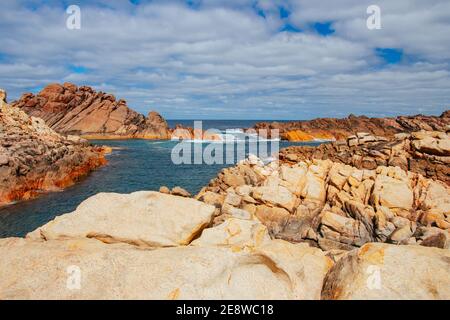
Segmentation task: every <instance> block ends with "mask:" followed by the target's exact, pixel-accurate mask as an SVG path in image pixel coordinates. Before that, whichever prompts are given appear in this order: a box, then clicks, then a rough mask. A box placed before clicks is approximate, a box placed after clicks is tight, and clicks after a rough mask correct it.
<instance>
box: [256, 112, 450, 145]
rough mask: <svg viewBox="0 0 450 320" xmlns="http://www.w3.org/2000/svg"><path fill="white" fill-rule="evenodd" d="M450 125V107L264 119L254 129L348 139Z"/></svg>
mask: <svg viewBox="0 0 450 320" xmlns="http://www.w3.org/2000/svg"><path fill="white" fill-rule="evenodd" d="M449 128H450V110H447V111H445V112H443V113H442V114H441V115H440V116H439V117H436V116H425V115H420V114H419V115H415V116H398V117H395V118H369V117H366V116H355V115H350V116H348V117H347V118H342V119H336V118H318V119H313V120H305V121H290V122H260V123H257V124H256V125H255V126H254V127H253V130H257V131H258V130H265V131H266V132H270V130H274V129H276V130H278V131H279V135H280V137H281V138H282V139H284V140H288V141H314V140H346V139H347V137H349V136H352V135H355V134H356V133H358V132H366V133H369V134H370V135H372V136H380V137H386V138H392V137H394V135H396V134H398V133H411V132H415V131H439V132H445V131H447V130H449Z"/></svg>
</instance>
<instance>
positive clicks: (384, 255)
mask: <svg viewBox="0 0 450 320" xmlns="http://www.w3.org/2000/svg"><path fill="white" fill-rule="evenodd" d="M449 274H450V251H449V250H442V249H436V248H424V247H420V246H401V247H399V246H392V245H387V244H381V243H376V244H375V243H371V244H366V245H364V246H363V247H362V248H360V249H359V250H354V251H352V252H350V253H349V254H347V255H346V256H345V257H344V258H342V259H341V260H340V261H339V262H338V263H336V265H334V267H333V268H332V269H331V271H330V272H329V273H328V275H327V278H326V281H325V285H324V288H323V292H322V299H333V300H334V299H341V300H368V299H369V300H375V299H376V300H379V299H382V300H398V299H404V300H419V299H420V300H438V299H442V300H446V299H448V298H449V297H450V277H449Z"/></svg>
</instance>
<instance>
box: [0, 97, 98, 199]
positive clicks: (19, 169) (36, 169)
mask: <svg viewBox="0 0 450 320" xmlns="http://www.w3.org/2000/svg"><path fill="white" fill-rule="evenodd" d="M0 93H1V94H0V182H1V183H0V185H1V187H0V205H5V204H8V203H10V202H13V201H17V200H25V199H29V198H32V197H35V196H37V195H38V194H39V193H40V192H43V191H51V190H55V189H61V188H64V187H67V186H69V185H71V184H73V183H74V182H75V181H77V180H78V179H79V178H80V177H82V176H84V175H86V174H87V173H89V172H90V171H91V170H93V169H95V168H97V167H98V166H100V165H102V164H105V163H106V160H105V157H104V150H103V149H102V148H96V147H92V146H90V145H89V144H88V142H87V141H86V140H83V139H80V138H79V137H77V136H71V135H68V136H67V137H64V136H61V135H59V134H57V133H56V132H55V131H53V130H52V129H50V128H49V127H48V126H47V125H45V123H44V121H43V120H41V119H39V118H35V117H30V116H28V115H27V114H26V113H25V112H23V111H21V110H20V109H18V108H16V107H13V106H11V105H9V104H7V103H6V101H5V99H6V94H5V93H4V91H1V92H0Z"/></svg>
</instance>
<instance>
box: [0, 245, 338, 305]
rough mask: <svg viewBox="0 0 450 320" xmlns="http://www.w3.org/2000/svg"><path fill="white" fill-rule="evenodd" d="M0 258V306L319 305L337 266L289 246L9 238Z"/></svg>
mask: <svg viewBox="0 0 450 320" xmlns="http://www.w3.org/2000/svg"><path fill="white" fill-rule="evenodd" d="M0 256H1V257H2V259H0V298H1V299H319V298H320V292H321V288H322V285H323V279H324V277H325V275H326V273H327V272H328V270H329V269H330V267H331V266H332V262H331V261H330V260H329V259H328V258H327V257H325V255H324V254H323V253H322V252H321V251H320V250H318V249H314V248H309V247H308V246H306V245H292V244H290V243H287V242H284V241H275V242H274V243H269V244H267V245H265V246H263V247H261V248H257V249H255V250H254V251H252V252H247V251H241V252H237V251H236V250H232V249H231V248H226V247H225V248H219V247H214V246H205V247H203V246H181V247H175V248H160V249H156V250H145V249H142V248H137V247H135V246H131V245H127V244H104V243H101V242H99V241H97V240H93V239H68V240H58V241H55V240H50V241H45V242H44V241H33V240H30V239H19V238H8V239H3V240H0ZM25 262H26V263H25Z"/></svg>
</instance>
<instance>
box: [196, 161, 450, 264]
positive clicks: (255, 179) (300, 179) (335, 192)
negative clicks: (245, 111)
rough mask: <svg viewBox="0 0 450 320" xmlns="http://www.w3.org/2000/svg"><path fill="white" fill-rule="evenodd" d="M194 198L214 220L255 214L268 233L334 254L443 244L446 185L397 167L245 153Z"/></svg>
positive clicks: (448, 225) (447, 218)
mask: <svg viewBox="0 0 450 320" xmlns="http://www.w3.org/2000/svg"><path fill="white" fill-rule="evenodd" d="M196 198H197V199H199V200H201V201H204V202H205V203H208V204H211V205H214V206H215V207H216V212H215V215H216V217H215V219H214V224H215V225H220V224H221V223H222V222H223V221H224V220H227V219H229V218H233V217H234V218H239V219H248V220H253V219H257V220H258V221H261V222H262V223H263V224H264V225H266V226H267V228H268V231H269V234H270V235H271V236H272V237H275V238H280V239H284V240H288V241H291V242H308V243H310V244H311V245H313V246H318V247H320V248H322V249H323V250H325V251H327V252H328V253H329V254H330V256H332V257H334V258H339V257H340V255H341V254H342V253H343V252H344V251H348V250H352V249H354V248H357V247H360V246H362V245H364V244H365V243H369V242H387V243H393V244H421V245H422V246H434V247H439V248H449V247H450V233H449V231H450V187H448V186H447V185H446V184H444V183H442V182H440V181H434V180H431V179H427V178H424V177H423V176H422V175H420V174H418V173H414V172H410V171H404V170H402V169H401V168H399V167H386V166H379V167H377V168H376V169H373V170H369V169H357V168H355V167H352V166H349V165H345V164H342V163H338V162H332V161H331V160H317V159H312V160H304V161H299V162H296V163H282V164H279V163H278V162H272V163H270V164H268V165H266V166H264V165H263V164H261V163H260V162H258V161H254V160H252V159H248V160H245V161H243V162H241V163H240V164H239V165H237V166H236V167H231V168H226V169H224V170H223V171H222V172H221V173H220V174H219V175H218V177H217V178H216V179H213V180H212V181H211V182H210V184H209V185H208V186H207V187H205V188H203V189H202V191H201V192H200V193H199V194H198V195H197V196H196Z"/></svg>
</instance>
